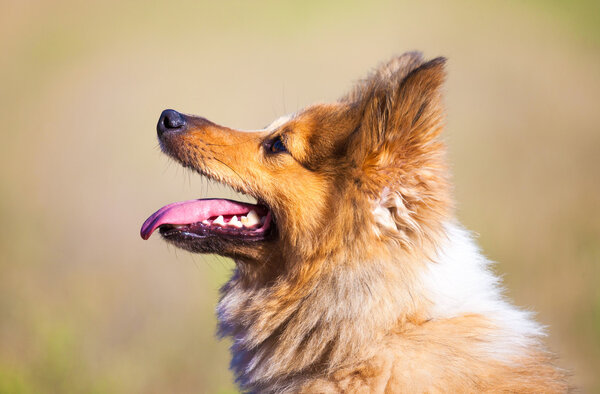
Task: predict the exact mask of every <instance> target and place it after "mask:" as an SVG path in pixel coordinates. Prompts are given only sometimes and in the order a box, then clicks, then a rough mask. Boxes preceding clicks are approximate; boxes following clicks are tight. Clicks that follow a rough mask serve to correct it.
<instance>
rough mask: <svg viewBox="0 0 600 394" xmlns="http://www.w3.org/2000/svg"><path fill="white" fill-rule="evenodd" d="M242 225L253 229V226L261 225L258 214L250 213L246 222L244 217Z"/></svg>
mask: <svg viewBox="0 0 600 394" xmlns="http://www.w3.org/2000/svg"><path fill="white" fill-rule="evenodd" d="M242 223H243V224H244V226H246V227H252V226H255V225H257V224H259V223H260V220H259V218H258V214H257V213H256V212H255V211H254V210H252V211H250V212H248V215H247V216H246V218H245V220H244V217H243V216H242Z"/></svg>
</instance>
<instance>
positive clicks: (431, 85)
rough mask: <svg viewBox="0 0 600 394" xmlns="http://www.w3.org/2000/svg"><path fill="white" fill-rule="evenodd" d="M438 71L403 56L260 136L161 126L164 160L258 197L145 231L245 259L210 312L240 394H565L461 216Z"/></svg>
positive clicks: (217, 204) (170, 115) (172, 218)
mask: <svg viewBox="0 0 600 394" xmlns="http://www.w3.org/2000/svg"><path fill="white" fill-rule="evenodd" d="M445 62H446V59H444V58H441V57H438V58H435V59H433V60H429V61H426V60H424V58H423V57H422V55H421V54H420V53H416V52H410V53H406V54H403V55H401V56H399V57H395V58H393V59H391V60H390V61H388V62H387V63H384V64H381V65H380V66H379V67H378V68H376V69H375V70H374V71H373V72H371V73H370V74H369V75H368V76H367V77H366V78H365V79H363V80H360V81H359V82H358V83H357V84H356V86H355V87H354V88H353V89H352V90H351V91H350V93H348V94H346V95H345V96H343V97H342V98H340V99H339V100H338V101H336V102H334V103H327V104H316V105H312V106H309V107H307V108H305V109H303V110H301V111H299V112H297V113H295V114H293V115H291V116H286V117H282V118H280V119H278V120H276V121H275V122H273V123H272V124H271V125H269V126H268V127H266V128H264V129H262V130H257V131H239V130H233V129H230V128H228V127H224V126H220V125H218V124H216V123H213V122H211V121H209V120H207V119H205V118H202V117H196V116H190V115H183V114H181V113H179V112H177V111H174V110H165V111H163V113H162V114H161V116H160V119H159V122H158V126H157V131H158V139H159V142H160V146H161V148H162V150H163V151H164V152H165V153H166V154H167V155H169V156H170V157H172V158H174V159H175V160H176V161H178V162H179V163H181V164H182V165H183V166H184V167H188V168H191V169H193V170H194V171H197V172H198V173H199V174H201V175H203V176H205V177H208V178H210V179H212V180H215V181H217V182H220V183H222V184H225V185H227V186H229V187H231V188H233V189H235V190H236V191H238V192H241V193H243V194H246V195H248V196H250V197H253V198H254V199H255V200H256V203H255V204H250V203H242V202H236V201H232V200H225V199H201V200H192V201H185V202H179V203H174V204H170V205H167V206H165V207H163V208H161V209H160V210H159V211H157V212H156V213H155V214H153V215H152V216H150V217H149V218H148V220H147V221H146V222H145V223H144V225H143V227H142V230H141V235H142V237H143V238H144V239H148V238H149V237H150V235H151V234H152V233H153V232H154V231H155V230H156V229H159V232H160V234H161V235H162V237H163V238H164V239H165V240H166V241H167V242H169V243H171V244H174V245H176V246H177V247H180V248H183V249H186V250H188V251H191V252H196V253H215V254H218V255H222V256H227V257H230V258H232V259H233V260H234V261H235V263H236V265H235V270H234V272H233V275H232V277H231V279H230V280H229V281H228V282H227V283H226V284H225V285H224V286H223V288H222V289H221V298H220V302H219V304H218V307H217V312H218V318H219V328H218V330H219V331H218V332H219V335H220V336H222V337H230V338H231V339H232V341H233V344H232V346H231V352H232V356H233V357H232V362H231V369H232V371H233V372H234V374H235V377H236V381H237V383H238V384H239V386H240V388H241V390H243V391H247V392H257V393H288V392H289V393H291V392H294V393H296V392H299V393H346V392H349V393H355V392H357V393H401V392H402V393H419V392H429V393H436V392H452V393H457V392H494V393H495V392H536V393H540V392H544V393H549V392H565V391H568V390H569V385H568V383H567V380H568V379H567V374H566V373H565V372H564V371H563V370H561V369H560V368H558V367H556V366H555V365H554V358H553V356H552V354H550V353H549V352H548V351H547V350H546V349H545V348H544V346H543V344H542V338H543V335H544V333H543V329H542V328H541V326H540V325H539V324H537V323H536V322H535V321H534V320H533V319H532V317H531V315H530V313H528V312H525V311H522V310H520V309H518V308H516V307H515V306H513V305H511V304H510V303H509V302H508V301H507V300H506V299H505V298H504V296H503V294H502V287H501V284H500V281H499V279H498V278H497V277H496V276H495V275H494V274H493V273H492V271H491V270H490V267H489V266H490V263H489V262H488V261H487V260H486V259H485V258H484V257H483V256H482V254H481V253H480V251H479V250H478V248H477V246H476V245H475V243H474V241H473V239H472V238H471V236H470V234H469V233H468V232H467V231H466V230H465V229H464V228H463V227H461V225H460V224H459V223H458V222H457V220H456V219H455V216H454V211H453V202H452V193H451V185H450V183H449V172H448V168H447V165H446V161H445V147H444V144H443V142H442V141H441V138H440V134H441V132H442V129H443V127H444V109H443V104H442V98H441V89H442V85H443V82H444V80H445V76H446V73H445Z"/></svg>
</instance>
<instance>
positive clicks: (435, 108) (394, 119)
mask: <svg viewBox="0 0 600 394" xmlns="http://www.w3.org/2000/svg"><path fill="white" fill-rule="evenodd" d="M445 62H446V59H445V58H443V57H438V58H436V59H433V60H430V61H428V62H422V60H421V57H420V56H417V55H416V54H414V53H410V54H405V55H403V56H401V57H399V58H396V59H393V60H392V61H390V62H389V63H387V64H386V65H384V66H383V67H381V68H379V69H378V70H377V71H376V72H375V73H374V74H373V76H372V77H371V78H370V79H369V80H368V81H370V82H369V84H368V85H366V84H365V83H363V88H362V89H360V88H359V92H360V94H356V93H354V95H349V97H351V96H352V97H353V98H354V99H356V100H357V101H356V103H357V104H358V103H360V104H359V105H361V106H362V108H363V119H362V122H361V123H362V124H361V128H362V131H363V137H364V138H366V139H367V140H368V141H369V145H370V146H372V147H377V146H380V145H381V144H389V143H390V142H393V143H394V145H397V143H400V142H404V143H402V144H401V145H404V148H408V146H406V145H405V144H409V145H410V144H427V143H428V142H429V141H431V140H432V139H434V138H435V137H436V136H437V135H438V134H439V132H440V131H441V128H442V121H443V114H444V111H443V108H442V105H441V92H440V90H441V86H442V84H443V82H444V79H445V75H446V74H445V71H444V64H445ZM397 148H401V146H397Z"/></svg>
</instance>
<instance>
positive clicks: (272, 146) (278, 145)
mask: <svg viewBox="0 0 600 394" xmlns="http://www.w3.org/2000/svg"><path fill="white" fill-rule="evenodd" d="M267 150H268V151H269V152H271V153H280V152H287V148H286V147H285V144H284V143H283V141H282V140H281V136H277V137H275V138H274V139H272V140H271V141H270V143H269V144H268V145H267Z"/></svg>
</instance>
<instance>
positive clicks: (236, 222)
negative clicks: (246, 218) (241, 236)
mask: <svg viewBox="0 0 600 394" xmlns="http://www.w3.org/2000/svg"><path fill="white" fill-rule="evenodd" d="M227 225H228V226H233V227H237V228H242V222H240V221H239V220H238V218H237V216H234V217H232V218H231V220H230V221H229V223H227Z"/></svg>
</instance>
